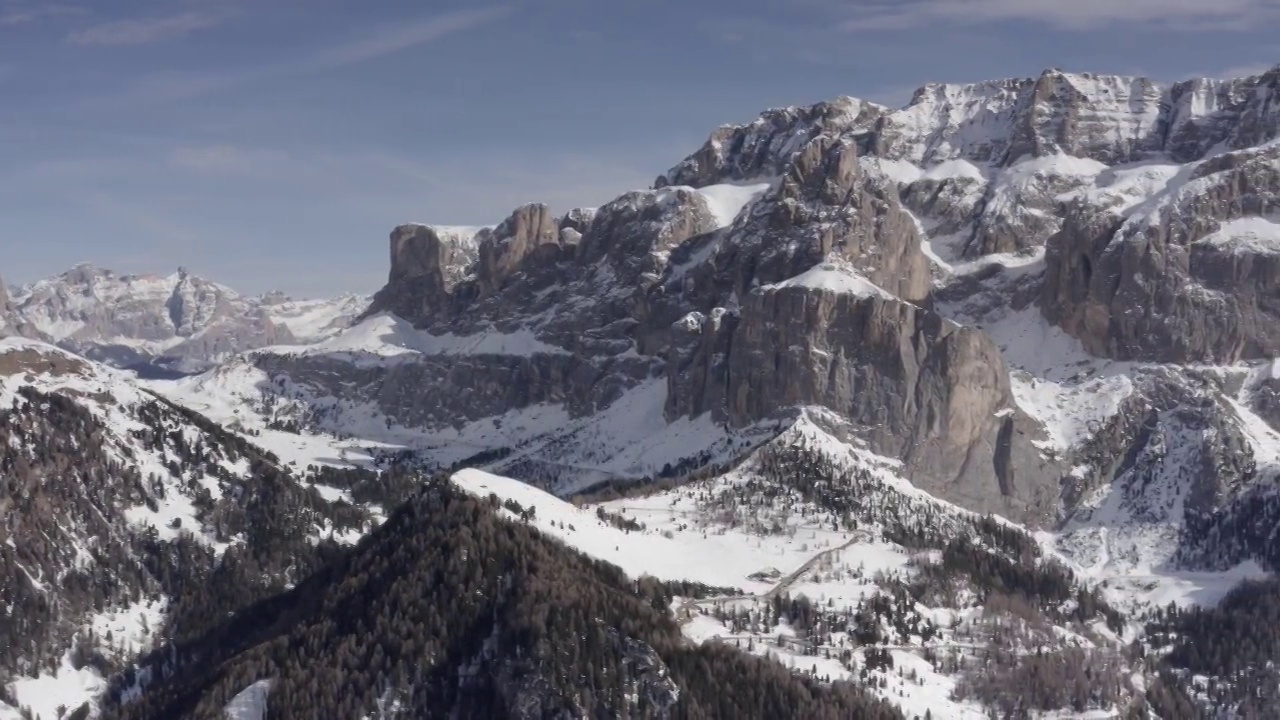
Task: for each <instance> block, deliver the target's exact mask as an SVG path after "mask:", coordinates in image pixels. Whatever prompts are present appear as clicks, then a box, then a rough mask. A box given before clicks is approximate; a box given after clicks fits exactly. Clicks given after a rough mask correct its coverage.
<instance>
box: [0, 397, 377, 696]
mask: <svg viewBox="0 0 1280 720" xmlns="http://www.w3.org/2000/svg"><path fill="white" fill-rule="evenodd" d="M175 508H176V509H178V510H179V511H180V512H174V509H175ZM0 511H3V517H4V518H5V522H4V523H3V524H0V607H3V608H4V612H0V636H2V637H4V639H5V642H3V643H0V702H5V703H7V704H9V705H11V706H16V705H17V703H16V698H14V697H12V696H10V694H9V691H8V686H9V683H10V681H12V680H15V679H18V678H20V677H23V676H36V675H41V674H50V673H52V672H53V671H54V669H55V668H57V666H58V665H59V663H60V662H61V661H62V659H63V657H64V656H66V657H68V658H70V661H71V663H72V665H73V667H75V668H76V669H79V668H81V667H83V666H85V665H93V666H94V667H96V668H97V669H98V671H99V672H100V673H102V674H103V675H109V674H111V673H112V672H114V671H118V670H121V669H123V668H125V667H127V666H128V665H129V664H131V663H132V662H133V660H134V659H135V658H136V656H137V655H138V654H140V653H145V652H147V651H148V649H149V648H150V647H151V645H152V644H158V643H160V642H161V639H162V638H163V639H169V640H172V639H176V638H183V637H186V636H187V635H188V634H198V633H202V632H204V631H205V629H206V628H207V627H208V626H209V624H210V623H211V622H214V621H216V619H217V618H219V617H226V615H227V614H229V613H231V612H233V611H234V610H236V609H238V608H240V607H243V606H245V605H247V604H250V603H252V602H254V601H256V600H258V599H261V598H263V597H267V596H270V595H273V594H275V593H278V592H280V591H281V590H283V589H285V588H287V587H290V586H292V584H293V583H295V582H297V581H298V580H299V579H301V578H303V577H305V576H306V575H308V574H310V573H311V572H313V571H314V570H315V569H317V568H318V567H320V565H321V564H323V562H324V561H325V559H326V558H327V557H328V556H329V555H331V554H332V552H333V550H334V548H335V543H334V542H333V541H332V540H329V539H322V538H327V537H330V536H332V535H335V534H340V533H343V532H350V531H358V530H361V529H363V528H365V527H368V526H369V524H370V523H371V518H370V516H369V513H368V512H367V511H365V510H363V509H361V508H357V507H355V506H353V505H351V504H348V503H345V502H342V501H337V502H330V501H327V500H325V499H324V498H323V497H322V496H321V495H320V494H319V493H317V492H316V491H315V490H314V489H310V488H305V487H303V485H302V484H300V483H299V482H298V479H297V478H295V477H294V476H293V475H292V474H291V473H290V472H289V471H288V469H286V468H283V467H282V466H281V465H280V463H279V461H278V460H277V458H275V457H274V456H273V455H271V454H270V453H267V452H265V451H263V450H261V449H259V448H257V447H256V446H254V445H252V444H250V443H249V442H247V441H245V440H244V439H243V438H241V437H239V436H236V435H234V434H232V433H230V432H228V431H227V430H225V429H224V428H222V427H221V426H218V425H217V424H215V423H212V422H210V421H208V420H207V419H205V418H204V417H202V416H200V415H198V414H197V413H194V412H192V411H190V410H187V409H185V408H181V407H178V406H175V405H173V404H171V403H169V402H168V401H166V400H163V399H161V398H158V397H154V396H150V395H147V394H144V393H136V392H125V394H124V396H123V397H118V396H116V395H113V394H111V393H109V392H106V391H105V390H104V391H100V392H98V393H96V394H93V395H89V394H86V393H83V392H79V391H76V390H70V389H68V390H62V391H56V392H42V391H40V390H37V389H35V388H33V387H29V386H20V387H18V388H17V389H16V392H15V394H14V396H13V401H12V402H11V404H10V405H9V407H6V408H4V409H3V410H0ZM165 518H171V519H165ZM142 606H147V607H151V608H155V609H159V613H160V615H159V617H160V618H161V619H160V620H159V621H158V622H152V623H150V624H149V625H148V626H146V627H144V628H143V629H142V630H141V632H140V633H137V632H133V633H130V635H129V636H128V637H120V636H115V637H113V636H111V635H110V634H109V633H107V634H105V635H104V632H103V631H102V630H101V629H100V628H99V629H95V623H94V622H93V618H98V617H105V616H108V615H110V614H111V613H115V612H123V611H125V610H126V609H128V608H138V607H142ZM69 710H76V708H70V709H69Z"/></svg>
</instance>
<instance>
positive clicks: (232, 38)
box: [0, 0, 1280, 296]
mask: <svg viewBox="0 0 1280 720" xmlns="http://www.w3.org/2000/svg"><path fill="white" fill-rule="evenodd" d="M1277 21H1280V0H1214V1H1213V2H1205V0H1070V1H1069V2H1064V1H1063V0H772V1H769V0H645V1H643V2H640V1H637V0H544V1H541V2H539V1H535V0H529V1H527V2H514V3H510V4H497V3H495V4H488V3H485V2H483V1H480V2H471V3H461V2H452V1H451V0H426V1H423V2H409V1H408V0H363V1H362V2H352V1H340V0H290V1H286V0H253V1H252V2H250V1H247V0H239V1H237V0H92V2H91V1H90V0H82V1H78V0H66V1H65V2H64V1H63V0H53V1H46V0H0V275H3V276H4V277H5V279H6V280H8V281H9V282H10V283H11V284H20V283H23V282H29V281H31V280H33V279H35V278H38V277H41V276H44V275H49V274H53V273H56V272H59V271H61V270H63V269H65V268H67V267H69V266H71V265H72V264H74V263H76V262H80V261H89V262H93V263H95V264H99V265H102V266H105V267H110V268H113V269H117V270H120V271H126V272H170V271H172V269H173V268H175V267H177V266H178V265H180V264H183V265H187V266H188V267H190V268H191V269H192V270H193V271H195V272H197V273H199V274H201V275H204V276H206V277H209V278H212V279H216V280H219V281H222V282H225V283H227V284H230V285H233V286H236V287H238V288H241V289H243V290H245V291H254V292H256V291H262V290H266V289H270V288H279V289H283V290H285V291H287V292H291V293H294V294H297V295H300V296H313V295H327V294H333V293H336V292H340V291H347V290H359V291H372V290H374V289H376V288H377V287H378V286H379V285H380V284H381V282H382V281H383V279H384V278H385V275H386V262H387V239H386V238H387V234H388V232H389V231H390V229H391V228H392V227H393V226H394V225H396V224H397V223H400V222H405V221H422V222H439V223H447V224H487V223H490V222H496V221H498V220H500V219H501V218H502V217H503V216H504V215H505V214H506V213H507V212H508V211H509V210H510V209H511V208H512V207H514V206H516V205H518V204H520V203H522V202H526V201H532V200H539V201H543V202H547V203H549V204H550V205H552V207H554V208H556V209H557V210H562V209H567V208H569V207H572V206H574V205H597V204H600V203H602V202H605V201H607V200H608V199H610V198H612V197H613V196H615V195H617V194H618V193H619V192H621V191H624V190H627V189H632V188H637V187H644V186H647V185H648V184H649V183H650V182H651V181H652V179H653V177H654V176H655V175H656V174H657V173H659V172H660V171H662V170H664V169H666V168H667V167H669V166H670V165H672V164H674V163H675V162H677V161H678V160H679V159H680V158H681V157H683V156H684V155H685V154H687V153H688V152H691V151H692V150H694V149H696V148H697V146H698V145H700V144H701V142H702V141H703V140H704V139H705V137H706V135H707V133H708V132H709V131H710V130H711V129H712V128H713V127H715V126H716V125H719V124H722V123H726V122H742V121H746V120H749V119H750V118H751V117H753V116H754V115H755V114H756V113H757V112H759V111H760V110H762V109H764V108H766V107H770V106H775V105H789V104H798V103H809V102H815V101H818V100H822V99H827V98H831V97H834V96H836V95H841V94H849V95H857V96H861V97H866V98H869V99H873V100H878V101H882V102H889V103H893V104H901V103H904V102H906V100H908V99H909V97H910V93H911V90H912V89H913V88H914V87H916V86H918V85H920V84H922V83H924V82H928V81H948V82H961V81H972V80H981V79H987V78H994V77H1010V76H1022V75H1034V74H1036V73H1038V72H1039V71H1040V70H1042V69H1043V68H1045V67H1050V66H1054V67H1061V68H1064V69H1069V70H1079V71H1086V70H1090V71H1100V72H1116V73H1131V74H1144V75H1149V76H1152V77H1155V78H1157V79H1161V80H1175V79H1182V78H1184V77H1189V76H1200V75H1211V76H1230V75H1235V74H1241V73H1247V72H1252V71H1256V70H1258V69H1261V68H1263V67H1265V66H1269V65H1272V64H1275V63H1276V62H1280V41H1277V40H1276V39H1275V38H1274V36H1273V33H1269V32H1267V28H1272V29H1273V28H1275V27H1276V26H1277Z"/></svg>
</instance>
